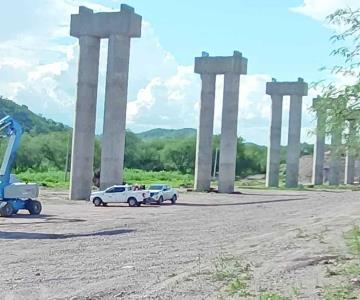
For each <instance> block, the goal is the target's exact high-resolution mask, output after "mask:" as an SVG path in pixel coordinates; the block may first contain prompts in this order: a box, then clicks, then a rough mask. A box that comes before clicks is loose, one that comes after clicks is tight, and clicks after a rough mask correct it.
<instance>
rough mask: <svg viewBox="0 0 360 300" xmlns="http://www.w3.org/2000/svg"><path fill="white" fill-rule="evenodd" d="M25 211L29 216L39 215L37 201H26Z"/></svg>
mask: <svg viewBox="0 0 360 300" xmlns="http://www.w3.org/2000/svg"><path fill="white" fill-rule="evenodd" d="M26 209H27V210H28V211H29V213H30V215H40V213H41V210H42V206H41V203H40V202H39V201H36V200H28V201H27V204H26Z"/></svg>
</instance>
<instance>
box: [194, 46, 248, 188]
mask: <svg viewBox="0 0 360 300" xmlns="http://www.w3.org/2000/svg"><path fill="white" fill-rule="evenodd" d="M194 71H195V73H198V74H202V75H205V74H206V76H207V77H206V78H211V80H210V81H209V84H210V83H211V86H204V84H205V82H204V81H203V87H202V89H204V88H206V89H207V91H204V94H203V92H202V98H201V106H200V117H199V120H200V121H199V128H198V138H197V147H196V163H195V186H194V188H195V190H197V191H203V190H207V189H208V188H209V187H210V178H211V177H209V175H210V174H211V162H212V159H211V152H212V149H211V140H212V134H213V119H214V108H213V104H212V103H213V97H215V89H214V87H213V85H214V84H215V76H216V75H218V74H224V75H225V76H224V92H223V95H224V96H223V111H222V124H221V142H220V158H219V192H220V193H231V192H233V190H234V181H235V168H236V149H237V119H238V107H239V84H240V75H241V74H246V72H247V59H246V58H244V57H243V56H242V54H241V53H240V52H238V51H234V54H233V55H232V56H228V57H225V56H215V57H211V56H209V54H208V53H207V52H203V53H202V56H201V57H196V58H195V68H194ZM210 74H211V75H212V76H210ZM209 76H210V77H209ZM205 101H206V102H205Z"/></svg>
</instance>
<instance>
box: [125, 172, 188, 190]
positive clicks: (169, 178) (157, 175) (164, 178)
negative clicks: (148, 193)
mask: <svg viewBox="0 0 360 300" xmlns="http://www.w3.org/2000/svg"><path fill="white" fill-rule="evenodd" d="M124 180H125V181H126V182H128V183H140V184H145V185H149V184H152V183H166V184H170V185H172V186H173V187H192V186H193V184H194V176H192V175H188V174H181V173H179V172H175V171H160V172H153V171H143V170H137V169H125V173H124Z"/></svg>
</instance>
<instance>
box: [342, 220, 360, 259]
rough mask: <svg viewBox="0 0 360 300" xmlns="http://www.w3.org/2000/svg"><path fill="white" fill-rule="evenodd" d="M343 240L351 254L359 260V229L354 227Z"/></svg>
mask: <svg viewBox="0 0 360 300" xmlns="http://www.w3.org/2000/svg"><path fill="white" fill-rule="evenodd" d="M345 240H346V244H347V245H348V247H349V249H350V250H351V252H352V253H353V254H355V255H356V256H358V258H359V259H360V227H359V226H357V225H354V226H353V228H352V229H351V230H350V231H349V232H348V233H346V234H345Z"/></svg>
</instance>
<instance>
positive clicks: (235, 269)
mask: <svg viewBox="0 0 360 300" xmlns="http://www.w3.org/2000/svg"><path fill="white" fill-rule="evenodd" d="M214 267H215V272H214V275H213V276H214V280H215V281H220V282H223V283H225V286H226V291H227V293H228V294H229V295H238V296H240V297H248V296H251V294H250V292H249V290H248V288H249V280H250V278H251V276H250V272H251V266H250V264H248V263H244V262H243V261H241V260H240V259H239V258H236V257H234V256H224V255H221V256H219V257H218V258H217V259H216V261H215V263H214Z"/></svg>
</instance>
